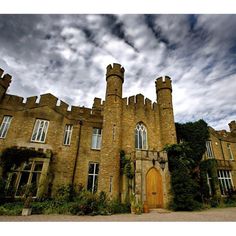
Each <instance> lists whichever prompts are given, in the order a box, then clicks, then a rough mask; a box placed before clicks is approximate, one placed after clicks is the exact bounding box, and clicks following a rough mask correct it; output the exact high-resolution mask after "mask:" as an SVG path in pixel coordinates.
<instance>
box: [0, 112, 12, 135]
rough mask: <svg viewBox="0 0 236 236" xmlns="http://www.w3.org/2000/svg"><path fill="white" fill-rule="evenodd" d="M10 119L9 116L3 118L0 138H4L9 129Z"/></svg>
mask: <svg viewBox="0 0 236 236" xmlns="http://www.w3.org/2000/svg"><path fill="white" fill-rule="evenodd" d="M11 120H12V117H11V116H4V117H3V120H2V124H1V126H0V138H6V136H7V131H8V129H9V127H10V124H11Z"/></svg>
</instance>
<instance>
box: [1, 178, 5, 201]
mask: <svg viewBox="0 0 236 236" xmlns="http://www.w3.org/2000/svg"><path fill="white" fill-rule="evenodd" d="M5 184H6V183H5V181H4V179H2V178H0V204H2V203H4V201H5V195H6V191H5Z"/></svg>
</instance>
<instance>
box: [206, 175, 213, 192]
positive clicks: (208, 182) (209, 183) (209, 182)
mask: <svg viewBox="0 0 236 236" xmlns="http://www.w3.org/2000/svg"><path fill="white" fill-rule="evenodd" d="M206 176H207V184H208V187H209V195H210V196H212V189H211V177H210V176H209V174H208V173H207V174H206Z"/></svg>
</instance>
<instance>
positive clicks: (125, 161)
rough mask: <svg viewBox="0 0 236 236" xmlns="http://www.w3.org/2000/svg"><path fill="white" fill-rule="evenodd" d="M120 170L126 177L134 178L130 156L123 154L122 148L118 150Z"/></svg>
mask: <svg viewBox="0 0 236 236" xmlns="http://www.w3.org/2000/svg"><path fill="white" fill-rule="evenodd" d="M120 172H121V174H125V175H126V177H127V178H128V179H133V178H134V164H133V162H132V160H131V159H130V158H127V157H126V156H125V152H124V150H121V151H120Z"/></svg>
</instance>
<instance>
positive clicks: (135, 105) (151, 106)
mask: <svg viewBox="0 0 236 236" xmlns="http://www.w3.org/2000/svg"><path fill="white" fill-rule="evenodd" d="M122 101H123V106H125V107H126V108H127V109H139V108H143V109H144V110H157V104H156V102H154V103H153V102H152V101H151V100H150V99H149V98H145V99H144V96H143V95H142V94H137V95H135V96H131V97H128V98H123V99H122Z"/></svg>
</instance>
